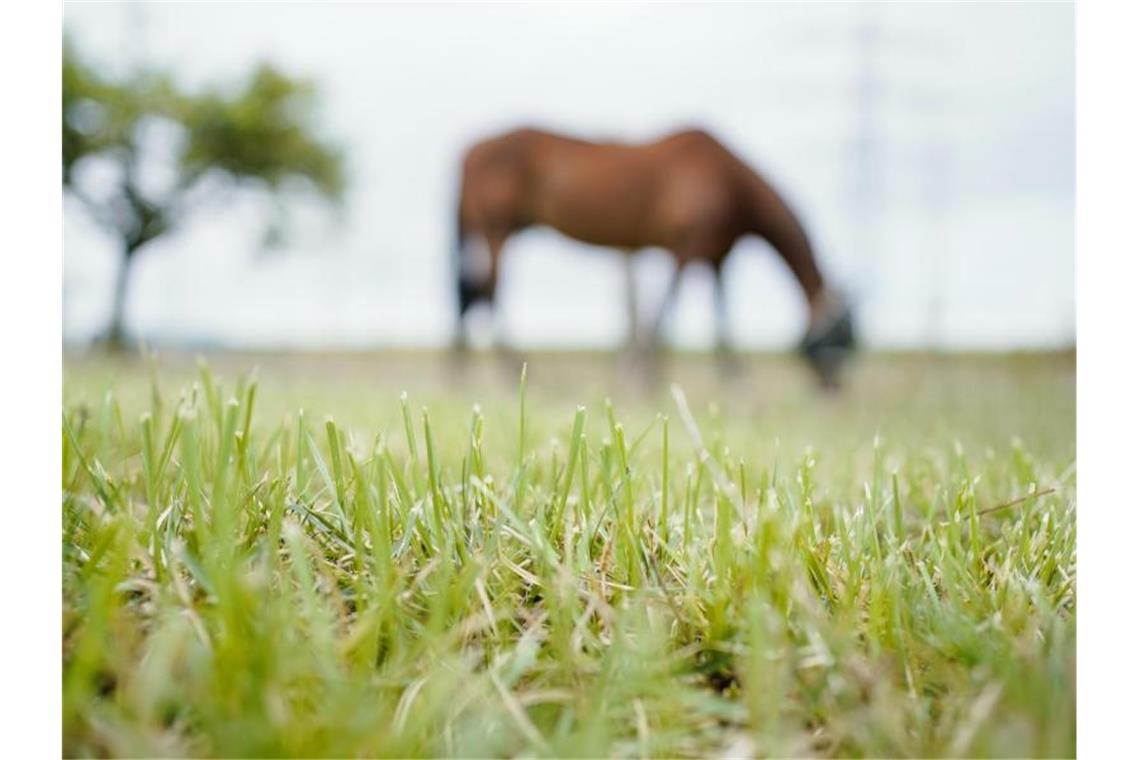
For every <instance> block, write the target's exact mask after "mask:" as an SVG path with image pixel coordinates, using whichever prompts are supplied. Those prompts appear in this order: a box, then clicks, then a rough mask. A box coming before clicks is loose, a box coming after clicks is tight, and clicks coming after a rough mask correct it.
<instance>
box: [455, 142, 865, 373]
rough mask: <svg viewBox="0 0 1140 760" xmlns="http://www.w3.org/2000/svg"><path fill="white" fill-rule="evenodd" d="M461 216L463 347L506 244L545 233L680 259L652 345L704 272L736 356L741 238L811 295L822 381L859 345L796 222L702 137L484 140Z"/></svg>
mask: <svg viewBox="0 0 1140 760" xmlns="http://www.w3.org/2000/svg"><path fill="white" fill-rule="evenodd" d="M458 212H459V219H458V241H457V264H458V266H457V285H458V296H459V324H458V333H457V340H458V341H459V343H458V345H462V344H463V340H464V339H463V324H462V323H463V318H464V315H465V314H466V313H467V311H468V310H469V309H470V308H471V306H472V305H474V304H475V303H477V302H479V301H482V300H486V301H488V302H491V303H493V302H494V297H495V289H496V286H497V283H498V279H499V268H500V262H501V259H502V251H503V245H504V244H505V243H506V241H507V239H508V238H509V237H510V236H511V235H512V234H513V233H515V232H518V231H520V230H522V229H525V228H527V227H531V226H536V225H545V226H548V227H552V228H554V229H555V230H558V231H559V232H561V233H563V234H564V235H567V236H568V237H571V238H574V239H576V240H580V241H582V242H585V243H591V244H594V245H600V246H609V247H613V248H618V249H621V250H623V251H626V252H633V251H636V250H638V249H641V248H648V247H660V248H664V249H665V250H667V251H669V252H671V253H672V255H673V257H674V258H675V259H676V262H677V267H676V270H675V272H674V276H673V279H672V281H671V283H670V285H669V291H668V293H667V295H666V298H665V300H664V302H663V304H662V308H661V312H660V313H659V314H658V315H657V318H656V319H655V321H654V324H653V326H652V339H653V340H654V342H657V341H659V340H660V334H661V327H662V322H663V320H664V317H665V312H666V309H667V308H668V305H669V302H670V301H671V300H672V299H673V296H674V295H675V291H676V288H677V284H678V282H679V280H680V274H681V271H682V270H683V269H684V268H685V267H686V266H687V265H689V264H690V263H693V262H705V263H707V264H708V265H710V266H711V267H712V269H713V271H714V272H715V273H716V275H717V276H716V282H717V304H718V308H717V313H718V344H719V345H720V346H721V347H722V348H726V347H727V334H726V333H727V320H726V309H725V306H724V287H723V282H722V278H721V270H722V266H723V263H724V260H725V258H726V257H727V256H728V254H729V252H730V251H731V250H732V247H733V245H734V244H735V243H736V241H737V240H739V239H740V238H741V237H743V236H745V235H758V236H760V237H761V238H763V239H764V240H766V241H768V243H769V244H770V245H771V246H772V247H773V248H774V249H775V250H776V252H777V253H778V254H779V255H780V257H781V258H782V259H783V261H784V262H785V263H786V264H787V265H788V268H789V269H790V270H791V272H792V274H793V275H794V276H795V278H796V281H797V282H798V283H799V286H800V288H801V290H802V291H803V295H804V298H805V300H806V302H807V305H808V310H809V313H810V320H809V324H810V326H809V328H808V333H807V335H806V336H805V338H804V340H803V342H802V343H801V349H802V350H803V351H804V352H805V353H806V354H807V356H808V358H809V359H810V360H811V362H812V365H813V367H815V369H816V370H817V371H818V372H819V373H820V376H821V378H822V379H824V380H825V381H828V380H830V379H831V378H832V377H833V376H834V369H835V368H836V367H837V365H838V363H839V359H840V358H842V357H843V356H844V355H846V353H847V351H848V350H849V349H850V348H851V347H852V346H853V342H854V340H853V330H852V325H851V316H850V311H849V310H848V309H847V307H846V305H844V304H843V302H842V300H841V299H839V298H838V297H837V296H835V295H834V293H833V292H832V291H831V290H829V289H828V287H827V286H826V284H825V282H824V278H823V275H822V274H821V273H820V270H819V266H818V265H817V263H816V260H815V255H814V253H813V251H812V247H811V243H810V242H809V240H808V237H807V234H806V233H805V232H804V229H803V227H802V226H801V224H800V223H799V221H798V220H797V219H796V216H795V214H793V213H792V210H791V209H790V208H789V207H788V204H787V203H785V202H784V200H783V199H782V198H781V197H780V195H779V194H778V193H777V192H776V191H775V190H774V189H773V188H772V186H771V185H770V184H769V183H768V182H766V181H765V180H764V179H763V178H761V177H760V176H759V175H758V174H757V173H756V172H754V171H752V170H751V169H750V168H749V167H748V166H747V165H746V164H745V163H744V162H742V161H741V160H740V159H739V158H737V157H736V156H735V155H733V153H732V152H731V151H729V150H728V149H727V148H725V147H724V146H723V145H722V144H721V143H720V142H718V141H717V140H716V139H714V138H713V137H712V136H710V135H709V134H708V133H707V132H704V131H702V130H698V129H693V130H686V131H682V132H677V133H675V134H672V135H669V136H667V137H664V138H662V139H660V140H657V141H656V142H652V143H648V144H644V145H624V144H618V143H592V142H586V141H583V140H578V139H574V138H570V137H564V136H561V135H557V134H552V133H550V132H543V131H539V130H536V129H519V130H515V131H512V132H508V133H507V134H504V135H501V136H498V137H493V138H490V139H487V140H483V141H481V142H479V143H477V144H476V145H474V146H472V147H471V148H470V149H469V150H468V151H467V154H466V156H465V158H464V161H463V177H462V187H461V192H460V199H459V209H458ZM476 236H477V237H478V238H481V239H482V240H483V241H484V242H485V243H486V249H485V251H486V252H485V254H484V261H483V262H482V266H480V262H479V261H478V260H477V258H476V254H475V253H474V251H473V250H472V249H471V248H470V247H469V246H467V245H466V243H467V242H468V240H469V238H471V237H476ZM632 313H633V309H632V307H631V314H632ZM631 333H636V325H631Z"/></svg>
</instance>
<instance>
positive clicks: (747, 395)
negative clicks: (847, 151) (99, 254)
mask: <svg viewBox="0 0 1140 760" xmlns="http://www.w3.org/2000/svg"><path fill="white" fill-rule="evenodd" d="M529 362H530V363H529V365H528V370H527V373H526V377H525V380H524V381H523V382H520V377H519V374H518V373H517V371H516V370H514V369H512V370H510V372H509V373H508V372H507V371H506V370H504V368H503V367H502V366H500V365H499V364H497V363H496V362H495V361H494V360H492V359H491V358H489V357H484V356H481V355H476V356H474V357H473V359H472V365H471V366H470V367H468V369H467V371H466V372H465V373H462V374H461V373H460V372H459V371H458V370H457V369H456V368H455V367H454V366H452V365H451V364H449V361H448V358H447V357H441V356H436V355H432V354H413V353H409V354H376V355H373V354H367V355H366V354H359V355H355V354H328V355H272V354H264V355H218V356H215V357H210V358H209V363H208V365H198V364H196V363H195V362H194V361H193V359H191V358H188V357H180V356H172V357H165V358H160V359H158V360H156V361H148V360H142V359H134V360H124V359H112V358H105V357H104V358H100V357H93V358H92V357H89V358H82V357H65V359H64V399H63V406H64V419H63V427H64V435H63V451H62V490H63V494H62V546H61V550H62V562H63V619H62V646H63V689H64V692H63V693H64V713H63V735H64V753H65V754H66V755H68V756H73V755H91V754H95V755H194V756H207V755H237V756H265V755H274V756H296V755H327V756H358V755H389V756H429V755H458V756H473V755H474V756H489V755H491V756H498V755H511V756H517V755H543V756H567V755H579V756H583V755H584V756H610V755H613V756H633V757H649V756H710V755H716V756H732V757H739V756H789V755H794V756H804V755H822V756H850V755H860V756H863V755H867V756H884V755H892V756H893V755H912V756H934V755H947V754H949V755H1020V756H1025V755H1049V756H1056V755H1073V754H1074V753H1075V744H1076V709H1075V704H1076V677H1075V668H1076V649H1075V640H1076V590H1075V589H1076V585H1075V583H1076V575H1075V574H1076V466H1075V366H1074V357H1073V355H1072V354H1071V353H1065V354H1040V355H1031V354H1026V355H1016V356H937V355H930V356H925V355H875V354H870V355H865V356H861V357H859V359H858V361H857V363H856V366H855V367H854V368H853V372H852V376H851V378H850V383H849V385H848V387H847V388H846V389H845V391H844V392H843V393H842V394H841V395H837V396H827V397H825V396H820V395H818V394H817V393H816V392H815V391H813V389H812V387H811V385H810V383H809V379H808V376H807V374H806V370H805V369H804V368H803V367H801V366H800V365H799V364H798V363H796V362H795V361H794V360H792V359H790V358H786V357H782V356H768V355H764V356H752V357H748V358H747V360H746V364H747V367H746V371H745V372H744V373H743V374H742V375H741V376H738V377H733V378H721V377H720V376H719V375H718V373H717V371H716V368H715V365H714V364H713V363H712V362H711V361H710V360H709V359H708V358H707V357H704V356H701V355H686V354H679V355H675V356H673V357H672V358H671V359H669V360H668V362H667V370H666V374H667V377H668V382H665V383H662V384H660V385H656V386H646V385H645V384H643V383H642V382H641V381H639V380H637V379H636V375H635V374H634V373H632V372H631V371H630V370H629V368H628V367H626V366H624V365H623V364H622V363H621V362H620V361H619V360H615V359H613V358H612V357H610V356H607V355H588V354H582V355H575V354H550V355H544V354H540V355H534V356H531V357H529ZM255 366H256V367H258V370H257V372H256V374H252V373H251V370H252V369H253V368H254V367H255ZM508 374H510V377H508ZM673 382H675V384H676V388H677V389H678V390H679V392H675V391H674V390H673V389H672V388H671V387H670V383H673ZM405 392H406V395H402V394H404V393H405ZM301 410H303V413H302V411H301Z"/></svg>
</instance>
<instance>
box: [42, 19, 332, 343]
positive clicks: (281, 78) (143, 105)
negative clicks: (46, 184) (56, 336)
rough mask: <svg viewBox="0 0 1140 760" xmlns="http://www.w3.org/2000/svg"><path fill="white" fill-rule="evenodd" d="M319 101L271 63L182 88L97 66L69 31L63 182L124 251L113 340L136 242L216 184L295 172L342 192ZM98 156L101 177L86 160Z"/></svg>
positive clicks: (291, 176) (273, 184)
mask: <svg viewBox="0 0 1140 760" xmlns="http://www.w3.org/2000/svg"><path fill="white" fill-rule="evenodd" d="M315 105H316V88H315V86H314V85H313V84H312V83H311V82H308V81H303V80H296V79H292V78H290V77H288V76H286V75H285V74H283V73H282V72H281V71H279V70H277V69H276V68H274V67H273V66H271V65H268V64H263V65H261V66H259V67H258V68H257V69H256V70H255V71H254V72H253V74H252V76H250V77H249V78H248V80H247V81H245V82H244V83H243V84H242V86H239V87H236V88H233V87H231V88H229V89H225V88H211V89H206V90H203V91H198V92H186V91H184V90H182V89H180V88H179V87H178V86H176V84H175V83H174V81H173V79H172V78H171V77H170V76H169V75H168V74H166V73H165V72H162V71H158V70H147V71H138V72H136V73H134V74H131V75H129V76H125V77H122V78H120V79H117V80H116V79H113V78H109V77H104V76H101V75H100V74H99V73H97V72H96V71H95V70H94V69H93V68H92V67H91V66H89V65H88V64H87V63H86V62H85V61H83V60H82V59H81V58H80V57H79V55H78V54H77V53H76V51H75V49H74V47H73V46H72V44H71V43H70V41H68V40H65V41H64V51H63V187H64V190H65V192H66V193H67V194H68V195H70V196H71V197H73V198H75V199H76V200H77V201H79V202H80V203H81V204H83V206H85V207H86V209H87V211H88V212H89V213H90V215H91V217H92V219H94V220H95V222H96V223H98V224H99V225H100V226H101V227H103V228H104V229H105V230H107V231H108V232H109V233H110V234H112V235H113V236H114V237H115V238H116V239H117V240H118V242H119V247H120V250H121V252H122V261H121V263H120V266H119V272H118V276H117V279H116V284H115V292H114V300H113V311H112V316H111V323H110V326H109V328H108V330H107V332H106V334H105V339H106V341H107V342H108V343H109V344H111V345H113V346H122V345H123V344H124V339H125V334H124V325H123V313H124V309H125V306H126V301H127V291H128V285H129V281H130V272H131V264H132V263H133V262H134V260H135V259H136V257H137V256H138V254H139V252H140V251H142V250H145V249H146V247H147V246H148V244H149V243H151V242H152V241H154V240H156V239H157V238H160V237H162V236H163V235H166V234H168V233H170V232H171V231H172V230H173V229H175V228H176V227H177V226H179V225H180V224H182V223H184V221H185V219H186V218H187V217H188V216H190V215H191V213H192V211H193V210H194V209H195V208H198V207H199V206H200V205H201V203H202V202H203V201H204V200H206V199H208V198H209V197H211V196H216V194H217V193H218V192H219V190H221V189H223V188H227V187H228V188H233V187H246V188H252V189H254V190H256V191H258V192H264V193H269V194H271V195H278V194H280V193H281V192H282V191H284V190H285V189H287V188H289V187H291V186H292V185H294V184H296V183H298V181H299V182H300V184H303V185H307V186H308V188H309V189H310V190H311V191H313V192H315V193H316V194H317V195H320V196H322V197H324V198H326V199H328V200H329V201H331V202H333V203H338V202H339V201H340V200H341V198H342V197H343V193H344V186H345V178H344V169H343V156H342V153H341V151H340V150H339V149H338V148H337V147H335V146H333V145H330V144H328V143H326V142H324V141H322V140H321V139H320V138H318V136H317V135H316V134H315V132H314V129H313V126H312V122H313V116H314V113H315ZM160 138H161V139H160ZM97 163H98V164H101V165H102V170H101V171H100V172H98V173H97V174H98V175H99V176H98V179H99V180H101V181H95V179H92V178H91V176H90V175H91V174H92V172H90V171H85V168H86V167H88V166H90V165H94V164H97ZM108 178H110V179H108Z"/></svg>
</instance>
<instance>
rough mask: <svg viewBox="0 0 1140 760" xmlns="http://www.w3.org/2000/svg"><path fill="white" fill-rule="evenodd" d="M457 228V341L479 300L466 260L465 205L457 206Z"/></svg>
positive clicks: (453, 253) (453, 250) (454, 272)
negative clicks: (466, 316) (464, 319)
mask: <svg viewBox="0 0 1140 760" xmlns="http://www.w3.org/2000/svg"><path fill="white" fill-rule="evenodd" d="M454 224H455V227H454V230H453V232H452V234H453V235H454V238H453V240H452V243H451V264H452V276H453V277H454V278H455V295H456V301H457V302H456V306H457V311H456V326H455V329H456V339H457V340H460V341H461V340H462V336H463V316H464V315H465V314H466V313H467V311H468V310H469V309H470V308H471V306H472V305H473V304H474V303H475V302H476V301H477V300H478V297H479V288H478V287H477V286H476V283H473V282H472V281H471V274H470V266H471V265H470V262H468V261H467V260H466V258H467V257H466V247H467V246H466V244H467V235H468V232H469V230H468V229H467V222H466V220H465V219H464V215H463V203H462V201H457V202H456V204H455V222H454Z"/></svg>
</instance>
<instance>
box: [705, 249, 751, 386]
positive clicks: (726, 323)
mask: <svg viewBox="0 0 1140 760" xmlns="http://www.w3.org/2000/svg"><path fill="white" fill-rule="evenodd" d="M713 283H714V288H715V292H714V301H715V308H716V357H717V362H718V363H719V364H720V368H721V371H722V372H724V373H725V374H726V375H738V374H740V372H741V371H742V370H743V368H744V365H743V362H742V361H741V359H740V354H739V353H738V352H737V350H736V347H735V346H734V345H733V340H732V319H731V315H730V314H729V311H728V292H727V287H726V285H725V281H724V262H723V260H722V261H721V262H720V263H717V264H716V265H714V266H713Z"/></svg>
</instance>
